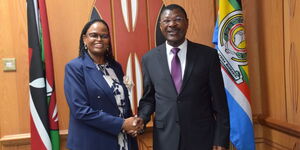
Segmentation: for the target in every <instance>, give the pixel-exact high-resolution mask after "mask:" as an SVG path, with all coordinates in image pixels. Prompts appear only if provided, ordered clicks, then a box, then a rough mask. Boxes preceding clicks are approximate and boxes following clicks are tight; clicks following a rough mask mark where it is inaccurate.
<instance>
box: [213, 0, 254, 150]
mask: <svg viewBox="0 0 300 150" xmlns="http://www.w3.org/2000/svg"><path fill="white" fill-rule="evenodd" d="M218 13H219V14H218V18H217V22H216V27H215V31H214V38H213V43H214V44H215V45H216V49H217V50H218V52H219V58H220V62H221V65H222V74H223V79H224V85H225V90H226V95H227V100H228V107H229V114H230V141H231V143H232V144H233V145H234V147H235V148H236V149H237V150H255V142H254V131H253V122H252V112H251V106H250V94H249V89H248V83H249V79H248V78H249V76H248V61H247V49H246V40H245V29H244V24H243V13H242V8H241V4H240V2H239V1H237V0H219V12H218Z"/></svg>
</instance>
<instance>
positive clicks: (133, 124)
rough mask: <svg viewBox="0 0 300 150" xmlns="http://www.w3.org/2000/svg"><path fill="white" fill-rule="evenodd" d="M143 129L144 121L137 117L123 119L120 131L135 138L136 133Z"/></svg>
mask: <svg viewBox="0 0 300 150" xmlns="http://www.w3.org/2000/svg"><path fill="white" fill-rule="evenodd" d="M143 128H144V121H143V119H142V118H139V117H130V118H127V119H125V121H124V123H123V126H122V129H123V130H125V132H126V133H128V134H130V135H131V136H133V137H135V136H137V134H138V132H139V131H140V130H142V129H143Z"/></svg>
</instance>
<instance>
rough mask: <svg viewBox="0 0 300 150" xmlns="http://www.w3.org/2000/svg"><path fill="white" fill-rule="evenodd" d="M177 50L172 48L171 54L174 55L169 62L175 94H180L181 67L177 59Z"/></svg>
mask: <svg viewBox="0 0 300 150" xmlns="http://www.w3.org/2000/svg"><path fill="white" fill-rule="evenodd" d="M179 50H180V49H179V48H176V47H174V48H172V49H171V52H172V53H173V54H174V57H173V59H172V62H171V75H172V78H173V82H174V84H175V87H176V90H177V93H179V92H180V88H181V84H182V77H181V65H180V60H179V57H178V55H177V54H178V52H179Z"/></svg>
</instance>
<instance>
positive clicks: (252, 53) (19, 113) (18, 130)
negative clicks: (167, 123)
mask: <svg viewBox="0 0 300 150" xmlns="http://www.w3.org/2000/svg"><path fill="white" fill-rule="evenodd" d="M163 1H164V3H165V4H170V3H177V4H180V5H182V6H183V7H184V8H185V9H186V11H187V14H188V17H189V21H190V22H189V30H188V33H187V36H188V38H189V39H190V40H192V41H195V42H199V43H203V44H206V45H210V46H213V45H212V44H211V39H212V33H213V28H214V23H215V22H214V21H215V18H216V2H215V1H213V0H200V1H199V0H185V1H183V0H163ZM242 2H243V9H244V15H245V27H246V39H247V49H248V56H249V72H250V89H251V98H252V111H253V114H254V123H255V135H256V136H255V137H256V143H257V149H258V150H266V149H270V150H272V149H283V150H285V149H294V150H296V149H300V140H299V137H300V111H299V109H300V102H299V98H300V97H299V95H300V94H299V93H300V81H299V80H300V64H299V62H300V61H299V59H300V49H299V47H300V46H299V45H300V38H298V35H300V29H299V26H300V3H299V1H297V0H263V1H261V0H243V1H242ZM93 3H94V0H84V1H74V0H64V1H61V0H51V1H50V0H49V1H46V4H47V10H48V19H49V26H50V35H51V42H52V51H53V59H54V71H55V82H56V92H57V103H58V111H59V125H60V130H61V134H62V140H61V141H62V149H65V144H66V143H65V140H66V134H67V128H68V119H69V110H68V106H67V103H66V101H65V97H64V93H63V77H64V65H65V64H66V63H67V62H68V61H69V60H71V59H73V58H75V57H76V56H77V55H78V41H79V35H80V32H81V29H82V27H83V25H84V23H85V22H86V21H88V20H89V15H90V10H91V7H92V5H93ZM0 20H1V23H0V33H1V34H0V39H1V40H0V58H1V59H2V58H16V62H17V71H16V72H3V71H2V70H3V65H2V63H0V69H1V70H0V150H12V149H14V150H17V149H20V150H21V149H22V150H26V149H30V141H29V132H30V127H29V96H28V93H29V90H28V80H29V79H28V74H29V73H28V69H29V68H28V66H29V61H28V46H27V14H26V1H24V0H1V1H0ZM145 139H147V140H145ZM140 144H141V147H144V148H143V149H151V129H149V131H148V132H147V134H146V135H144V136H143V137H141V140H140Z"/></svg>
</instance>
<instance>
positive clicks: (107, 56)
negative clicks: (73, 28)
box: [79, 19, 115, 62]
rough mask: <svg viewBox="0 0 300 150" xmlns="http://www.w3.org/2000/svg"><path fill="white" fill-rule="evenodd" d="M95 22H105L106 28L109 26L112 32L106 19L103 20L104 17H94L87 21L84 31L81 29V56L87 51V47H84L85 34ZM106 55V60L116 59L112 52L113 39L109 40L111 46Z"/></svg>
mask: <svg viewBox="0 0 300 150" xmlns="http://www.w3.org/2000/svg"><path fill="white" fill-rule="evenodd" d="M95 22H100V23H103V24H104V25H105V26H106V28H107V30H108V33H110V32H109V27H108V25H107V23H106V22H105V21H104V20H102V19H93V20H91V21H89V22H87V23H86V24H85V25H84V27H83V29H82V31H81V34H80V40H79V57H82V56H84V53H86V52H87V49H85V48H84V42H83V36H84V35H85V34H86V33H87V30H88V29H89V28H90V27H91V25H92V24H94V23H95ZM109 36H110V34H109ZM104 57H105V60H106V61H109V62H111V61H115V58H114V55H113V53H112V48H111V40H110V41H109V47H108V50H107V51H106V53H105V55H104Z"/></svg>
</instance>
